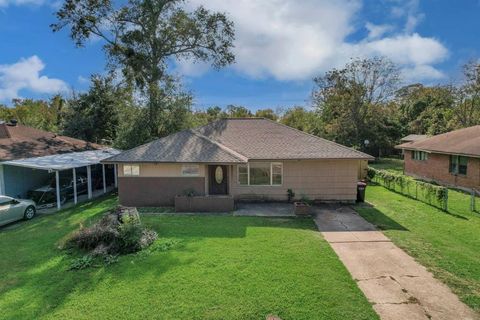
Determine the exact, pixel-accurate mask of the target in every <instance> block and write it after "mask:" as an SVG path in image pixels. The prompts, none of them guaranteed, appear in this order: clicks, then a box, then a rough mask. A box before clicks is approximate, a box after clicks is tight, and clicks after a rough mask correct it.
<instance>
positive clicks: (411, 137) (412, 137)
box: [400, 134, 428, 142]
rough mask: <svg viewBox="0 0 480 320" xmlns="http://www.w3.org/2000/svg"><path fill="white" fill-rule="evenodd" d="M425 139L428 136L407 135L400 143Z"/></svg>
mask: <svg viewBox="0 0 480 320" xmlns="http://www.w3.org/2000/svg"><path fill="white" fill-rule="evenodd" d="M427 138H428V136H427V135H426V134H409V135H408V136H406V137H403V138H402V139H400V142H412V141H420V140H423V139H427Z"/></svg>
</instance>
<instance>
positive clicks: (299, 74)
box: [0, 0, 480, 110]
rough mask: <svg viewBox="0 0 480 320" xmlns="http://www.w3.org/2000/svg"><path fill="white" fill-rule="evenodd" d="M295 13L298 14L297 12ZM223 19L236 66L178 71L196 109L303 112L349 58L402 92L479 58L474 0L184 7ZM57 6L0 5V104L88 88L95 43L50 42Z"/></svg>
mask: <svg viewBox="0 0 480 320" xmlns="http://www.w3.org/2000/svg"><path fill="white" fill-rule="evenodd" d="M300 4H301V5H300ZM187 5H188V6H190V7H195V6H197V5H205V6H206V7H208V8H209V9H212V10H220V11H225V12H228V13H229V14H230V17H231V19H233V20H234V22H235V24H236V29H237V39H236V42H235V45H236V47H235V49H234V50H235V53H236V56H237V63H236V64H235V65H233V66H231V67H228V68H225V69H223V70H221V71H213V70H211V69H209V68H208V66H205V65H192V64H191V63H189V62H188V61H180V62H178V63H177V65H176V67H175V72H176V73H178V74H179V75H181V76H182V77H183V83H184V85H185V87H186V88H187V89H188V90H190V91H191V92H192V93H193V95H194V97H195V107H196V108H198V109H201V108H204V107H208V106H211V105H220V106H225V105H228V104H237V105H244V106H247V107H249V108H251V109H254V110H255V109H258V108H267V107H269V108H278V107H289V106H292V105H308V104H309V95H310V92H311V90H312V78H313V77H314V76H315V75H320V74H322V73H323V72H325V71H327V70H329V69H331V68H333V67H340V66H342V65H344V64H345V63H346V62H347V61H348V60H349V59H350V58H351V57H357V56H358V57H365V56H375V55H384V56H387V57H389V58H390V59H392V60H393V61H394V62H396V63H398V64H399V66H400V67H401V70H402V74H403V77H404V79H405V82H413V81H414V82H422V83H426V84H435V83H445V82H449V81H458V80H459V79H460V78H461V75H460V68H461V65H462V64H464V63H466V62H467V61H469V60H472V59H478V58H479V57H480V41H478V40H479V39H478V30H480V2H479V1H478V0H457V1H451V0H424V1H421V0H405V1H402V0H363V1H362V0H302V1H297V0H262V1H258V0H191V1H189V2H188V4H187ZM56 6H58V1H47V0H0V43H1V47H0V48H1V50H0V103H4V104H7V105H8V104H10V103H11V102H10V101H11V99H12V98H16V97H21V98H48V97H49V96H51V95H52V94H55V93H57V92H61V93H64V94H67V95H68V94H69V92H70V91H71V90H72V89H74V90H76V91H83V90H86V89H87V88H88V78H89V76H90V75H91V74H93V73H102V72H103V71H104V63H105V60H104V55H103V52H102V43H101V42H100V41H91V42H90V43H89V44H88V45H87V46H86V47H85V48H80V49H79V48H76V47H75V46H74V45H73V43H72V42H71V40H70V39H69V38H68V34H67V32H60V33H58V34H54V33H52V31H51V30H50V28H49V25H50V24H51V23H53V22H54V21H55V20H54V12H55V9H56Z"/></svg>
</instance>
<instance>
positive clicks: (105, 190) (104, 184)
mask: <svg viewBox="0 0 480 320" xmlns="http://www.w3.org/2000/svg"><path fill="white" fill-rule="evenodd" d="M102 179H103V193H107V183H106V179H105V165H104V164H102Z"/></svg>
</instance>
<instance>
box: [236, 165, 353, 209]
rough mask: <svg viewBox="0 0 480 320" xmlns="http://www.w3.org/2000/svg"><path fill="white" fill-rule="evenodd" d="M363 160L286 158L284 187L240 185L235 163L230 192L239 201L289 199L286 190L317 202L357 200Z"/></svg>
mask: <svg viewBox="0 0 480 320" xmlns="http://www.w3.org/2000/svg"><path fill="white" fill-rule="evenodd" d="M360 164H361V160H299V161H283V181H282V185H281V186H243V185H239V184H238V179H237V166H232V170H231V177H232V179H231V180H230V181H231V183H230V190H231V194H232V195H233V196H234V198H235V199H236V200H243V199H255V198H258V199H263V200H275V201H284V200H287V190H288V189H292V190H293V192H295V195H296V198H297V199H299V198H301V197H302V196H306V197H308V198H309V199H311V200H318V201H346V202H351V201H355V199H356V197H357V179H358V175H359V167H360Z"/></svg>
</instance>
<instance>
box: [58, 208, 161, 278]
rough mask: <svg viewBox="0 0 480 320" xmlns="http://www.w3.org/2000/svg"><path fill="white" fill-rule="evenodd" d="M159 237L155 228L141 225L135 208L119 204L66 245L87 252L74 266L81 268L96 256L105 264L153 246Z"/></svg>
mask: <svg viewBox="0 0 480 320" xmlns="http://www.w3.org/2000/svg"><path fill="white" fill-rule="evenodd" d="M157 237H158V235H157V233H156V232H155V231H152V230H147V229H145V228H144V227H143V226H142V224H141V221H140V216H139V215H138V212H137V211H136V210H135V209H130V208H124V207H118V208H117V209H116V210H114V211H113V212H110V213H108V214H106V215H105V216H104V217H102V218H101V219H100V221H98V222H97V223H95V224H94V225H92V226H91V227H88V228H84V227H81V228H80V230H79V231H77V232H75V233H74V234H73V235H72V236H71V237H70V238H69V239H68V240H67V242H66V245H67V248H76V249H80V250H83V251H87V252H88V255H86V256H84V257H82V258H80V260H78V259H77V260H78V261H76V262H75V267H72V269H82V268H83V264H85V265H87V262H88V261H89V260H90V259H94V258H95V257H103V258H104V262H105V263H106V264H111V263H112V262H114V261H116V257H117V256H118V255H120V254H128V253H133V252H137V251H140V250H142V249H144V248H146V247H148V246H149V245H151V244H152V243H153V242H154V241H155V240H156V239H157ZM87 257H88V258H87ZM82 259H83V260H82ZM82 263H83V264H82ZM90 264H91V261H90Z"/></svg>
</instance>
